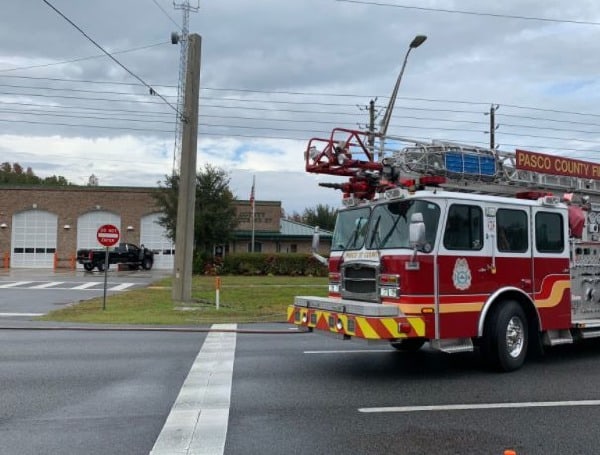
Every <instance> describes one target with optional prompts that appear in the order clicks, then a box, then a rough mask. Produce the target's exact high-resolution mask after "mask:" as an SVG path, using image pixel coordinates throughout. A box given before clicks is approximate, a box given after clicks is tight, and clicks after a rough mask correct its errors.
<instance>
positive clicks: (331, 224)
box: [294, 204, 337, 231]
mask: <svg viewBox="0 0 600 455" xmlns="http://www.w3.org/2000/svg"><path fill="white" fill-rule="evenodd" d="M294 215H295V214H294ZM336 215H337V209H336V208H335V207H330V206H329V205H327V204H317V205H316V206H315V207H313V208H310V207H309V208H306V209H304V212H303V213H302V222H303V223H304V224H308V225H309V226H319V228H321V229H324V230H326V231H333V228H335V219H336Z"/></svg>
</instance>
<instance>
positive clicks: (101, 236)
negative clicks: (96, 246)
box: [96, 224, 121, 246]
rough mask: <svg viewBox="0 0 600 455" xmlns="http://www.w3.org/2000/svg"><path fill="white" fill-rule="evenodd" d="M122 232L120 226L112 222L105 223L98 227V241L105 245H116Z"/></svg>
mask: <svg viewBox="0 0 600 455" xmlns="http://www.w3.org/2000/svg"><path fill="white" fill-rule="evenodd" d="M120 236H121V234H120V233H119V228H118V227H116V226H113V225H112V224H104V225H102V226H100V227H99V228H98V232H97V233H96V237H97V239H98V242H100V244H101V245H104V246H114V245H116V244H117V243H118V242H119V238H120Z"/></svg>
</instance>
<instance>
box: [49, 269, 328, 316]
mask: <svg viewBox="0 0 600 455" xmlns="http://www.w3.org/2000/svg"><path fill="white" fill-rule="evenodd" d="M296 295H316V296H326V295H327V278H321V277H282V276H273V277H267V276H260V277H251V276H224V277H221V290H220V296H219V297H220V298H219V300H220V307H219V309H218V310H217V309H216V305H215V303H216V293H215V277H210V276H194V277H192V302H191V303H188V304H186V305H185V307H181V306H180V305H178V304H175V303H174V302H173V301H172V300H171V278H165V279H164V280H161V281H158V282H156V283H153V284H152V285H150V286H149V287H147V288H142V289H134V290H131V291H126V292H119V293H117V294H113V295H109V296H107V298H106V309H105V310H103V309H102V304H103V298H102V297H100V298H94V299H90V300H85V301H81V302H79V303H76V304H73V305H68V306H66V307H63V308H61V309H59V310H55V311H52V312H50V313H48V314H47V315H45V316H42V317H40V318H38V319H39V320H43V321H58V322H87V323H100V324H102V323H104V324H152V325H194V324H212V323H220V322H240V323H242V322H281V321H285V319H286V309H287V306H288V305H290V304H291V303H292V302H293V301H294V296H296Z"/></svg>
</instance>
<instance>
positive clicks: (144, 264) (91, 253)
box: [77, 243, 154, 272]
mask: <svg viewBox="0 0 600 455" xmlns="http://www.w3.org/2000/svg"><path fill="white" fill-rule="evenodd" d="M105 258H106V249H105V248H98V249H86V248H84V249H81V250H77V262H78V263H80V264H82V265H83V268H84V269H85V270H87V271H88V272H91V271H92V270H94V268H97V269H98V270H99V271H100V272H103V271H104V264H105ZM108 264H109V267H110V264H126V265H127V266H128V267H129V268H130V269H139V268H142V269H144V270H150V269H151V268H152V264H154V253H153V252H152V251H151V250H149V249H148V248H145V247H144V245H142V246H141V247H139V246H137V245H134V244H133V243H120V244H119V246H117V247H114V248H110V249H109V250H108Z"/></svg>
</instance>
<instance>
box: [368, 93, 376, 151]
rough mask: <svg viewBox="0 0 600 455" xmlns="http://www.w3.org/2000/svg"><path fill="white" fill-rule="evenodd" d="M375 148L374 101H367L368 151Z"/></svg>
mask: <svg viewBox="0 0 600 455" xmlns="http://www.w3.org/2000/svg"><path fill="white" fill-rule="evenodd" d="M374 147H375V100H371V101H369V151H370V152H371V153H373V150H374Z"/></svg>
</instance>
